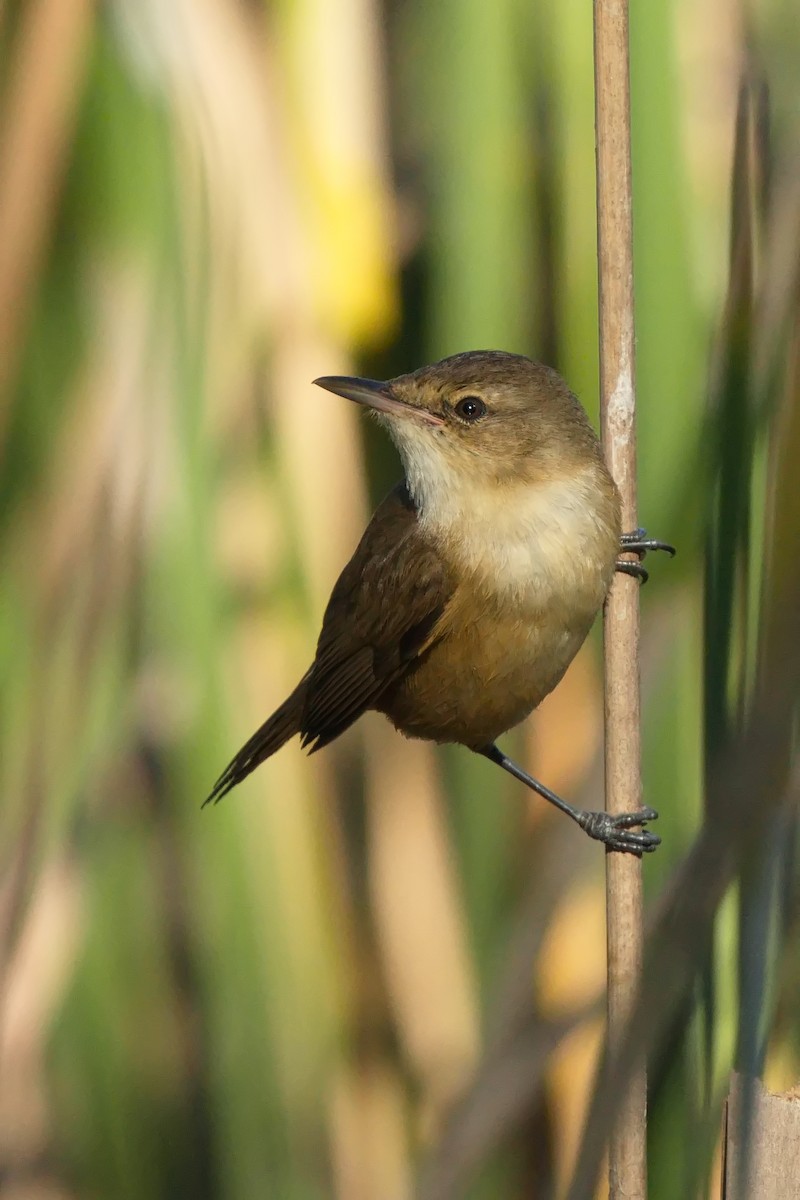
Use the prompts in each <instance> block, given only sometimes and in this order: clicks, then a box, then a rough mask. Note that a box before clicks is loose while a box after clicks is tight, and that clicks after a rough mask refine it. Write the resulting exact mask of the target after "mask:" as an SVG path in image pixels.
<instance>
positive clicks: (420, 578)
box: [206, 350, 674, 854]
mask: <svg viewBox="0 0 800 1200" xmlns="http://www.w3.org/2000/svg"><path fill="white" fill-rule="evenodd" d="M314 382H315V383H317V384H318V385H319V386H320V387H323V388H327V390H328V391H331V392H335V393H336V394H337V395H339V396H345V397H347V399H349V400H354V401H355V402H356V403H358V404H363V405H366V406H367V407H368V408H369V409H371V410H372V412H373V413H374V414H376V415H377V416H378V418H379V419H380V421H381V423H382V424H384V425H385V426H386V427H387V428H388V430H389V433H390V434H391V436H392V438H393V440H394V442H395V444H396V445H397V448H398V450H399V452H400V456H401V458H402V460H403V466H404V468H405V479H404V480H403V482H402V483H400V484H399V485H398V486H397V487H396V488H395V489H394V490H393V491H392V492H391V493H390V494H389V495H388V496H387V498H386V499H385V500H384V501H383V503H382V504H381V505H380V507H379V508H378V510H377V511H376V512H375V514H374V516H373V517H372V520H371V521H370V523H369V525H368V526H367V529H366V532H365V533H364V536H363V537H362V539H361V542H360V543H359V545H358V548H357V549H356V552H355V554H354V555H353V557H352V558H351V560H350V562H349V563H348V564H347V566H346V567H345V569H344V571H343V572H342V574H341V576H340V577H339V580H338V582H337V584H336V586H335V587H334V589H333V593H332V595H331V598H330V601H329V603H328V607H327V609H326V612H325V617H324V620H323V623H322V632H321V633H320V636H319V641H318V643H317V652H316V656H315V658H314V662H313V663H312V665H311V667H310V668H309V669H308V671H306V673H305V675H304V676H303V678H302V679H301V680H300V682H299V684H298V685H297V687H296V688H295V690H294V691H293V692H292V694H291V695H290V696H289V698H288V699H287V700H286V701H284V703H283V704H282V705H281V706H280V708H279V709H278V710H277V711H276V712H275V713H273V715H272V716H271V717H270V718H269V719H268V720H267V721H265V722H264V724H263V725H262V726H261V728H260V729H259V730H257V732H256V733H254V734H253V736H252V737H251V738H250V741H249V742H248V743H247V744H246V745H245V746H243V747H242V749H241V750H240V751H239V753H238V754H237V755H236V757H235V758H234V759H233V761H232V762H231V763H230V764H229V766H228V767H227V768H226V769H225V771H224V772H223V773H222V775H221V776H220V777H219V779H218V780H217V782H216V784H215V785H214V789H213V791H212V792H211V795H210V796H209V797H208V801H218V800H220V799H221V798H222V797H223V796H224V795H225V794H226V793H227V792H229V791H230V790H231V788H233V787H235V786H236V785H237V784H238V783H241V781H242V780H243V779H244V778H246V776H247V775H249V774H250V772H251V771H253V770H254V769H255V768H256V767H257V766H258V765H259V764H260V763H262V762H264V760H265V759H267V758H269V757H270V755H272V754H274V753H275V751H276V750H278V749H279V748H280V747H281V746H282V745H283V744H284V742H286V741H288V739H289V738H290V737H293V736H294V734H296V733H299V734H300V735H301V738H302V745H303V746H310V747H311V751H312V752H313V751H315V750H319V749H320V748H321V747H322V746H325V745H327V744H328V742H331V741H333V739H334V738H336V737H338V736H339V734H340V733H343V732H344V730H345V729H347V728H348V727H349V726H350V725H352V724H353V722H354V721H355V720H357V718H358V717H360V716H361V714H362V713H363V712H366V711H367V710H368V709H377V710H378V711H379V712H382V713H385V714H386V716H387V717H388V718H389V720H390V721H392V723H393V724H394V725H395V726H396V728H397V729H399V730H400V732H401V733H404V734H406V735H407V736H408V737H417V738H427V739H429V740H431V741H434V742H458V743H460V744H461V745H464V746H468V747H469V748H470V749H471V750H474V751H476V752H477V753H478V754H483V755H485V756H486V757H487V758H489V759H491V760H492V761H493V762H496V763H497V764H498V765H499V766H501V767H503V768H504V770H506V771H509V772H510V773H511V774H512V775H514V776H515V777H516V778H517V779H520V780H522V782H523V783H526V784H527V785H528V786H529V787H531V788H533V790H534V791H536V792H538V793H539V794H540V795H542V796H543V797H544V798H545V799H547V800H549V801H550V802H551V803H552V804H555V805H556V806H557V807H558V808H560V809H561V810H562V811H563V812H566V813H567V814H568V815H569V816H570V817H572V818H573V820H575V821H577V822H578V824H579V825H580V826H581V828H582V829H584V830H586V832H587V833H589V834H590V836H591V837H594V838H597V839H598V840H599V841H601V842H604V843H605V844H606V845H607V846H608V847H610V848H611V849H614V850H627V851H630V852H632V853H635V854H640V853H641V852H642V851H650V850H654V849H655V847H656V846H657V845H658V844H659V841H660V839H659V838H658V837H657V836H656V835H655V834H653V833H650V832H649V831H647V830H641V829H635V828H633V827H634V826H643V825H645V824H646V823H647V822H648V821H652V820H654V819H655V818H656V816H657V815H658V814H657V813H656V812H654V811H653V810H652V809H650V808H645V809H642V810H641V811H639V812H636V813H625V814H622V815H614V816H611V815H609V814H608V813H605V812H584V811H583V810H581V809H577V808H574V807H573V806H572V805H570V804H568V803H567V802H566V801H564V800H562V799H561V798H560V797H558V796H556V795H555V794H554V793H553V792H551V791H550V790H549V789H548V788H546V787H544V785H543V784H541V783H539V782H538V781H537V780H535V779H533V778H531V776H530V775H528V774H527V773H526V772H525V771H523V770H522V768H521V767H519V766H517V765H516V763H514V762H512V760H511V759H509V758H508V757H507V756H506V755H505V754H504V753H503V752H502V750H500V749H499V748H498V747H497V746H496V745H495V739H496V738H497V737H498V736H499V735H500V734H501V733H504V732H505V731H506V730H507V729H510V728H511V727H512V726H513V725H516V724H517V723H518V722H519V721H521V720H522V719H523V718H524V717H526V716H527V715H528V713H530V712H531V710H532V709H534V708H535V707H536V706H537V704H539V703H540V701H541V700H543V699H544V697H545V696H546V695H547V694H548V693H549V692H551V691H552V690H553V688H554V687H555V686H556V684H557V683H558V681H559V680H560V679H561V677H562V675H563V674H564V672H565V671H566V669H567V667H568V666H569V664H570V662H571V661H572V659H573V658H574V656H575V654H576V653H577V651H578V648H579V647H580V645H581V643H582V642H583V640H584V638H585V637H586V635H587V633H588V632H589V629H590V627H591V625H592V622H593V621H594V618H595V616H596V615H597V612H598V610H599V609H600V607H601V605H602V604H603V600H604V599H605V597H606V594H607V592H608V590H609V587H610V585H611V580H612V577H613V575H614V571H615V570H620V571H625V572H627V573H628V574H632V575H635V576H638V577H639V578H640V579H642V580H644V579H646V578H647V573H646V572H645V570H644V567H643V566H642V564H641V559H642V558H643V557H644V555H645V553H646V552H647V551H648V550H667V551H668V552H670V553H674V550H673V549H672V547H671V546H667V545H665V544H664V543H662V542H656V541H653V540H650V539H648V538H647V537H646V535H645V532H644V530H641V529H637V530H636V531H635V532H634V533H629V534H623V533H622V532H621V527H620V501H619V496H618V493H617V489H616V486H615V484H614V482H613V480H612V478H611V476H610V475H609V473H608V470H607V468H606V465H605V463H604V461H603V456H602V453H601V450H600V443H599V441H598V439H597V435H596V434H595V432H594V429H593V428H592V426H591V424H590V423H589V419H588V417H587V416H586V413H585V412H584V410H583V408H582V407H581V405H580V403H579V401H578V400H577V399H576V397H575V396H573V394H572V392H571V391H570V390H569V388H568V387H567V385H566V383H565V382H564V380H563V379H562V378H561V377H560V376H559V375H558V374H557V373H556V372H555V371H553V370H551V369H550V368H549V367H546V366H543V365H542V364H541V363H536V362H532V361H531V360H530V359H528V358H524V357H523V356H521V355H518V354H507V353H504V352H502V351H499V350H480V351H472V352H470V353H466V354H456V355H454V356H453V357H452V358H445V359H443V360H442V361H441V362H438V363H434V364H433V366H430V367H423V368H422V369H421V370H418V371H413V372H412V373H411V374H409V375H400V376H398V377H397V378H396V379H390V380H389V381H388V382H386V383H379V382H376V381H374V380H371V379H351V378H348V377H344V376H329V377H325V378H322V379H317V380H315V381H314ZM620 552H623V553H625V552H632V553H634V554H636V555H637V556H638V560H639V561H633V560H627V561H618V559H617V555H618V554H619V553H620ZM208 801H206V803H208Z"/></svg>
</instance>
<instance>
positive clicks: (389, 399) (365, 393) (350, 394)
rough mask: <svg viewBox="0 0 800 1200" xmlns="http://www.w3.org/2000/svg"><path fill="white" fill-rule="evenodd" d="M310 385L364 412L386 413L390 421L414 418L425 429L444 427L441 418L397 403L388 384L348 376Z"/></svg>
mask: <svg viewBox="0 0 800 1200" xmlns="http://www.w3.org/2000/svg"><path fill="white" fill-rule="evenodd" d="M314 383H315V384H316V385H317V387H321V388H325V389H326V391H328V392H335V394H336V395H337V396H344V397H345V399H347V400H354V401H355V403H356V404H363V405H365V406H366V407H367V408H371V409H374V411H375V412H379V413H386V414H387V416H390V417H394V416H403V417H416V418H417V420H419V421H423V422H424V423H425V424H426V425H435V426H442V425H444V420H443V419H442V418H441V417H437V416H436V414H435V413H432V412H428V410H427V409H425V408H417V406H416V405H415V404H408V403H407V402H406V401H405V400H400V399H399V398H398V397H397V396H395V395H393V394H392V387H391V384H389V383H381V381H380V380H378V379H355V378H351V377H350V376H349V375H323V376H322V377H321V378H320V379H315V380H314Z"/></svg>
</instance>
